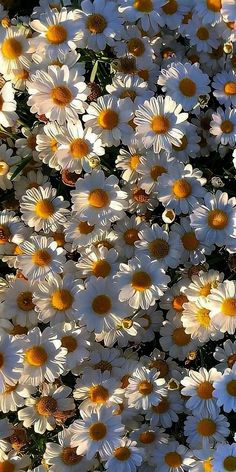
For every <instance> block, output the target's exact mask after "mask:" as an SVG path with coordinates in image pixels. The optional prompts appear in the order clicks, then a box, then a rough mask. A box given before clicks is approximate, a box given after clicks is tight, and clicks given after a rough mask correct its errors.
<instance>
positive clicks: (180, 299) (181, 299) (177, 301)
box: [172, 293, 188, 313]
mask: <svg viewBox="0 0 236 472" xmlns="http://www.w3.org/2000/svg"><path fill="white" fill-rule="evenodd" d="M187 301H188V299H187V297H186V295H184V294H183V293H181V294H180V295H176V296H175V297H174V298H173V300H172V308H174V310H175V311H178V312H179V313H181V312H182V311H183V304H184V303H187Z"/></svg>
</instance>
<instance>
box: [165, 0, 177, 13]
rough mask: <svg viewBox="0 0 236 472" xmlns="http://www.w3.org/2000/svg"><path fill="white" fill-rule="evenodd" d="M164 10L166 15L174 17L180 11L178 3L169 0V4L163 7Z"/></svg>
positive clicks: (174, 0)
mask: <svg viewBox="0 0 236 472" xmlns="http://www.w3.org/2000/svg"><path fill="white" fill-rule="evenodd" d="M162 10H163V11H164V13H165V14H166V15H174V13H176V12H177V10H178V3H177V2H176V0H169V2H167V3H166V4H165V5H163V7H162Z"/></svg>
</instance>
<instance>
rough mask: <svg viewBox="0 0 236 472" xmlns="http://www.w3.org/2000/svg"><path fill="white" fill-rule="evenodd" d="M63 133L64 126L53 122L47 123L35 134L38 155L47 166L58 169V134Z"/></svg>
mask: <svg viewBox="0 0 236 472" xmlns="http://www.w3.org/2000/svg"><path fill="white" fill-rule="evenodd" d="M64 134H65V128H62V127H61V126H59V125H58V124H57V123H56V122H55V123H47V124H46V125H45V126H44V127H43V133H42V134H41V133H38V134H37V136H36V150H37V151H38V157H39V159H41V160H42V161H43V162H44V163H45V164H47V165H48V166H49V167H51V168H53V169H56V170H59V169H60V165H59V163H58V148H59V143H58V136H59V135H64Z"/></svg>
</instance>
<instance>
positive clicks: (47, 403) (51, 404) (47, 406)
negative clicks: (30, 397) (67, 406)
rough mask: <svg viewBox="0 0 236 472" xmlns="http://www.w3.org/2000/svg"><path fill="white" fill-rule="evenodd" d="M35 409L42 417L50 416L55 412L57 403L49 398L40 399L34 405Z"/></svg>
mask: <svg viewBox="0 0 236 472" xmlns="http://www.w3.org/2000/svg"><path fill="white" fill-rule="evenodd" d="M36 409H37V411H38V413H39V414H40V415H42V416H51V415H53V414H54V413H56V411H57V401H56V400H55V398H53V397H50V396H46V397H41V398H40V399H39V400H38V401H37V403H36Z"/></svg>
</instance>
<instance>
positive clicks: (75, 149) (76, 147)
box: [70, 138, 89, 159]
mask: <svg viewBox="0 0 236 472" xmlns="http://www.w3.org/2000/svg"><path fill="white" fill-rule="evenodd" d="M70 152H71V155H72V157H73V158H74V159H82V157H85V156H87V154H88V152H89V146H88V144H87V143H86V141H85V140H84V139H80V138H78V139H75V140H74V141H73V142H72V143H71V145H70Z"/></svg>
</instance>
